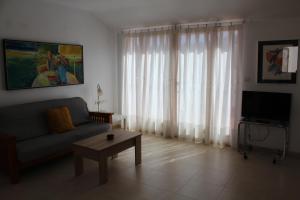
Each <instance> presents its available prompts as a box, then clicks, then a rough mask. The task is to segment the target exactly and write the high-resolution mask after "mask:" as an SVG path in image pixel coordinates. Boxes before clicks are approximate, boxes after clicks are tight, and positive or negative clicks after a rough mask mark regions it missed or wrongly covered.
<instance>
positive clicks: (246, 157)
mask: <svg viewBox="0 0 300 200" xmlns="http://www.w3.org/2000/svg"><path fill="white" fill-rule="evenodd" d="M247 159H248V156H247V153H246V152H244V160H247Z"/></svg>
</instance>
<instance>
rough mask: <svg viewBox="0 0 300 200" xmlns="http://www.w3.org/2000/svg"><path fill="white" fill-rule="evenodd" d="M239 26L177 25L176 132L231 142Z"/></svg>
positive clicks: (237, 89)
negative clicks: (185, 27)
mask: <svg viewBox="0 0 300 200" xmlns="http://www.w3.org/2000/svg"><path fill="white" fill-rule="evenodd" d="M240 46H241V26H227V27H209V28H195V29H188V30H182V31H180V33H179V36H178V95H177V99H178V100H177V116H178V127H179V128H178V129H179V130H178V135H179V137H181V138H187V139H192V140H195V141H196V142H201V143H212V144H214V145H217V146H221V147H223V146H224V145H226V144H228V145H231V144H232V137H231V136H232V135H233V134H232V133H233V131H235V130H236V129H235V127H236V123H237V120H239V119H238V118H237V116H238V117H239V115H238V114H237V112H239V111H240V108H239V106H240V98H239V96H240V95H241V86H240V85H241V84H240V83H241V82H240V80H239V79H240V78H241V76H240V69H241V68H242V67H241V61H242V59H241V56H242V54H241V48H240Z"/></svg>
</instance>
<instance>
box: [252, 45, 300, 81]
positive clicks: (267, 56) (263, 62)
mask: <svg viewBox="0 0 300 200" xmlns="http://www.w3.org/2000/svg"><path fill="white" fill-rule="evenodd" d="M291 46H298V40H278V41H260V42H258V74H257V82H258V83H296V73H287V72H282V52H283V48H284V47H291Z"/></svg>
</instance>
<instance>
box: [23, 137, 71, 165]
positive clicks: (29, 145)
mask: <svg viewBox="0 0 300 200" xmlns="http://www.w3.org/2000/svg"><path fill="white" fill-rule="evenodd" d="M75 141H77V138H76V136H75V135H74V134H71V133H65V134H47V135H43V136H40V137H37V138H33V139H29V140H25V141H22V142H18V143H17V154H18V160H20V161H21V162H25V161H30V160H34V159H38V158H42V157H44V156H47V155H51V154H53V153H56V152H59V151H61V150H64V149H66V148H71V145H72V143H73V142H75Z"/></svg>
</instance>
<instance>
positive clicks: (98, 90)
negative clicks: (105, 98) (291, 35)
mask: <svg viewBox="0 0 300 200" xmlns="http://www.w3.org/2000/svg"><path fill="white" fill-rule="evenodd" d="M101 95H103V91H102V89H101V87H100V84H99V83H98V84H97V96H101Z"/></svg>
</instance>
